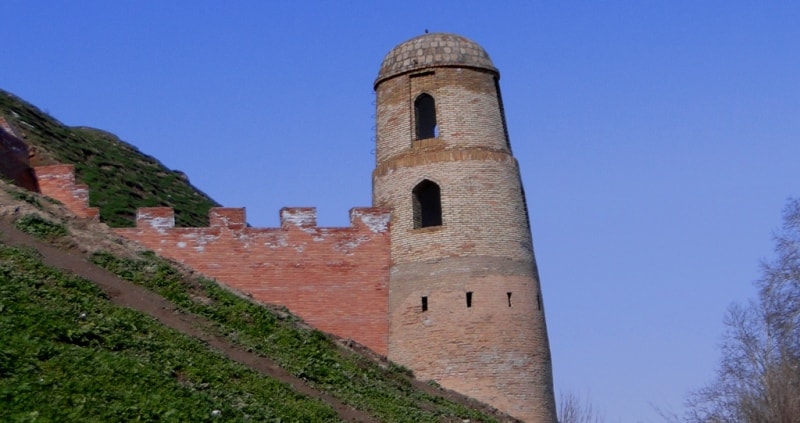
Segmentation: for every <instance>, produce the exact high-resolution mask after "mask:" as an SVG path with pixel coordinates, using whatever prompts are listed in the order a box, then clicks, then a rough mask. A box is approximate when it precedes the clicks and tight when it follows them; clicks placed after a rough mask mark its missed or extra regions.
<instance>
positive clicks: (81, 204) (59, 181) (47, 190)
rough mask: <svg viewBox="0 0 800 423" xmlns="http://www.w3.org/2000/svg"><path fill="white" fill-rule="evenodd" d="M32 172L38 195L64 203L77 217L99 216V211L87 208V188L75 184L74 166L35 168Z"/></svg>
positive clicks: (62, 165)
mask: <svg viewBox="0 0 800 423" xmlns="http://www.w3.org/2000/svg"><path fill="white" fill-rule="evenodd" d="M33 172H34V175H35V176H36V181H37V184H38V187H39V192H40V193H42V194H44V195H46V196H48V197H50V198H54V199H56V200H58V201H60V202H62V203H64V205H65V206H67V208H68V209H69V210H70V211H71V212H72V213H74V214H75V215H76V216H78V217H84V218H92V219H94V218H97V217H98V216H99V215H100V209H98V208H97V207H89V187H88V186H86V185H84V184H76V183H75V166H73V165H71V164H58V165H50V166H37V167H35V168H33Z"/></svg>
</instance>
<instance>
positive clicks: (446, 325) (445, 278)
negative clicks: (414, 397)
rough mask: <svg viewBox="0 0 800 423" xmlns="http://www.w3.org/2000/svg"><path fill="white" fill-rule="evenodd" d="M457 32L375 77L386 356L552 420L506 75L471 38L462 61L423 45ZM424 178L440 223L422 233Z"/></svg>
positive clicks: (410, 48)
mask: <svg viewBox="0 0 800 423" xmlns="http://www.w3.org/2000/svg"><path fill="white" fill-rule="evenodd" d="M452 40H453V36H452V35H450V34H428V35H426V36H422V37H418V38H416V39H413V40H410V41H408V42H407V43H403V44H401V45H400V46H398V47H396V48H395V49H394V50H393V51H392V52H391V53H389V55H387V59H386V60H387V61H388V63H387V62H384V65H383V66H382V67H381V74H380V75H379V77H378V80H377V82H376V84H375V90H376V97H377V102H376V108H377V110H376V116H377V123H376V139H377V151H376V166H375V170H374V171H373V175H372V176H373V205H375V206H379V207H386V208H389V209H391V210H392V231H391V238H392V239H391V261H392V267H391V276H390V281H389V313H390V314H389V324H390V326H389V358H390V359H391V360H392V361H396V362H398V363H400V364H403V365H405V366H407V367H409V368H411V369H412V370H413V371H414V372H415V375H416V376H417V377H419V378H421V379H433V380H436V381H437V382H438V383H440V384H441V385H442V386H444V387H447V388H450V389H453V390H456V391H458V392H461V393H464V394H466V395H469V396H471V397H473V398H477V399H479V400H481V401H484V402H487V403H489V404H492V405H493V406H495V407H497V408H498V409H500V410H502V411H505V412H507V413H509V414H511V415H513V416H515V417H518V418H520V419H523V420H525V421H531V422H555V417H556V416H555V399H554V395H553V382H552V380H553V379H552V366H551V359H550V346H549V342H548V339H547V328H546V323H545V316H544V307H543V298H542V293H541V289H540V286H539V276H538V272H537V270H536V261H535V259H534V254H533V242H532V238H531V232H530V227H529V222H528V211H527V207H526V204H525V198H524V194H523V190H522V184H521V179H520V175H519V168H518V165H517V161H516V160H515V159H514V157H513V156H512V155H511V147H510V144H509V141H508V135H507V130H506V127H505V120H504V116H503V109H502V101H501V99H500V93H499V91H498V90H499V86H498V79H499V74H498V73H497V71H496V69H495V68H494V67H493V66H492V65H491V61H488V55H486V54H485V52H483V50H482V49H480V48H479V47H475V46H477V45H474V43H472V42H471V41H469V40H466V39H461V40H460V41H458V43H459V44H460V45H470V44H473V47H472V48H470V49H467V50H469V51H471V52H472V53H471V54H467V55H465V56H464V57H461V61H460V62H459V63H454V62H453V60H452V59H453V58H452V56H444V55H443V56H441V60H437V59H436V57H437V56H436V55H435V54H434V55H433V56H431V57H429V54H428V53H426V52H430V51H438V50H440V49H441V48H442V46H443V45H445V46H447V45H448V43H449V42H452ZM414 52H418V53H414ZM476 52H477V53H476ZM481 52H482V54H481ZM409 55H410V56H409ZM414 58H417V59H418V60H417V61H416V62H415V61H414ZM423 93H424V94H427V95H430V96H431V97H433V99H434V101H435V106H436V123H437V126H438V135H437V136H436V137H435V138H431V139H422V140H417V139H416V135H417V134H416V130H415V128H416V124H415V122H414V120H415V118H416V112H415V100H416V98H417V97H418V96H419V95H421V94H423ZM424 180H429V181H432V182H435V183H436V184H437V185H439V188H440V199H441V210H442V219H441V221H442V224H441V225H440V226H431V227H425V228H415V224H414V222H415V221H414V207H415V206H414V200H413V194H412V193H413V191H414V188H415V187H416V186H417V185H418V184H419V183H420V182H422V181H424ZM468 298H469V299H468ZM423 301H424V306H423Z"/></svg>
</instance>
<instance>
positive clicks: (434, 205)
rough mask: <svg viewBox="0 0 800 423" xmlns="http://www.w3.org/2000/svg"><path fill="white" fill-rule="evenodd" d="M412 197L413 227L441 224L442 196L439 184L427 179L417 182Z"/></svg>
mask: <svg viewBox="0 0 800 423" xmlns="http://www.w3.org/2000/svg"><path fill="white" fill-rule="evenodd" d="M412 193H413V197H414V228H415V229H416V228H427V227H429V226H442V198H441V191H440V190H439V185H436V183H435V182H431V181H429V180H427V179H426V180H424V181H422V182H420V183H419V184H417V186H416V187H414V190H413V191H412Z"/></svg>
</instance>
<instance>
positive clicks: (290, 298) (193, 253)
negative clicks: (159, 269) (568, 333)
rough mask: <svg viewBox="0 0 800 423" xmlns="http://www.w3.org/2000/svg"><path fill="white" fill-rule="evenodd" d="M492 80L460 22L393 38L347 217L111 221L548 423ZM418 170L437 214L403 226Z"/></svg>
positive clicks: (398, 358)
mask: <svg viewBox="0 0 800 423" xmlns="http://www.w3.org/2000/svg"><path fill="white" fill-rule="evenodd" d="M498 81H499V73H498V72H497V69H496V68H495V67H494V65H493V64H492V62H491V60H490V59H489V56H488V55H487V54H486V52H485V51H484V50H483V49H482V48H481V47H480V46H479V45H477V44H475V43H474V42H472V41H470V40H467V39H465V38H463V37H460V36H457V35H453V34H426V35H424V36H421V37H417V38H415V39H412V40H409V41H407V42H405V43H402V44H400V45H399V46H397V47H396V48H395V49H393V50H392V51H391V52H390V53H389V54H388V55H387V56H386V59H385V60H384V63H383V64H382V66H381V70H380V72H379V75H378V78H377V80H376V82H375V90H376V96H377V102H376V105H377V112H376V116H377V122H376V128H377V134H376V139H377V142H376V144H377V149H376V166H375V170H374V172H373V175H372V178H373V205H374V206H375V208H355V209H352V210H351V212H350V220H351V225H350V226H349V227H343V228H320V227H317V225H316V211H315V209H313V208H284V209H282V210H281V227H279V228H251V227H249V226H248V225H247V223H246V216H245V210H244V209H243V208H214V209H211V210H210V212H209V222H210V223H209V226H208V227H205V228H176V227H175V217H174V212H173V210H172V209H170V208H163V207H157V208H144V209H139V210H138V212H137V219H136V227H135V228H120V229H115V231H116V232H117V233H118V234H120V235H122V236H124V237H127V238H130V239H133V240H136V241H138V242H140V243H141V244H143V245H144V246H146V247H147V248H149V249H151V250H153V251H155V252H157V253H159V254H160V255H162V256H164V257H168V258H171V259H173V260H176V261H179V262H181V263H184V264H186V265H188V266H190V267H192V268H194V269H195V270H197V271H199V272H201V273H203V274H205V275H206V276H209V277H212V278H215V279H217V281H219V282H220V283H223V284H225V285H227V286H230V287H232V288H234V289H236V290H239V291H242V292H244V293H247V294H248V295H251V296H252V297H253V298H254V299H255V300H257V301H261V302H264V303H273V304H281V305H284V306H286V307H287V308H289V310H291V311H292V312H293V313H295V314H297V315H299V316H300V317H302V318H303V319H304V320H305V321H306V322H308V323H309V324H311V325H313V326H315V327H317V328H318V329H320V330H323V331H326V332H330V333H333V334H336V335H338V336H341V337H345V338H351V339H353V340H355V341H357V342H359V343H361V344H363V345H366V346H368V347H369V348H371V349H373V350H374V351H376V352H378V353H380V354H384V355H388V357H389V358H390V359H391V360H393V361H395V362H398V363H400V364H403V365H405V366H407V367H409V368H411V369H412V370H413V371H414V372H415V375H416V376H417V377H418V378H420V379H433V380H436V381H437V382H438V383H440V384H441V385H442V386H444V387H447V388H450V389H453V390H456V391H458V392H461V393H464V394H466V395H469V396H472V397H474V398H476V399H478V400H481V401H484V402H487V403H489V404H491V405H493V406H495V407H497V408H498V409H500V410H502V411H505V412H507V413H509V414H511V415H513V416H515V417H518V418H520V419H523V420H525V421H530V422H555V421H556V416H555V399H554V395H553V382H552V366H551V358H550V347H549V343H548V339H547V327H546V323H545V315H544V303H543V295H542V291H541V287H540V284H539V275H538V271H537V268H536V260H535V258H534V251H533V242H532V237H531V229H530V223H529V221H528V210H527V205H526V200H525V196H524V191H523V189H522V184H521V179H520V174H519V168H518V164H517V161H516V160H515V159H514V157H513V156H512V154H511V146H510V143H509V140H508V130H507V127H506V122H505V117H504V114H503V104H502V99H501V96H500V91H499V83H498ZM422 93H425V94H428V95H430V96H432V97H433V98H434V100H435V109H436V110H435V112H436V123H437V126H438V134H437V135H436V136H435V138H429V139H421V140H418V139H415V136H416V132H415V130H414V128H415V122H414V119H415V111H414V100H415V99H416V98H417V96H419V95H420V94H422ZM0 132H2V131H0ZM35 173H36V177H37V178H38V184H39V186H40V187H41V192H42V193H43V194H45V195H49V196H51V197H53V198H56V199H58V200H60V201H62V202H63V203H64V204H66V205H67V206H68V207H69V208H70V209H71V210H72V211H73V212H74V213H75V214H77V215H79V216H83V217H95V216H97V209H94V208H90V207H88V201H87V200H88V191H87V190H86V187H85V186H82V185H76V184H75V177H74V169H73V168H72V166H69V165H57V166H46V167H37V168H36V169H35ZM424 180H429V181H432V182H435V183H436V184H437V185H438V186H439V188H440V200H441V209H442V224H441V225H439V226H431V227H425V228H415V227H414V224H413V222H414V218H413V194H412V192H413V190H414V187H416V186H417V185H418V184H419V183H420V182H422V181H424ZM390 211H391V213H390Z"/></svg>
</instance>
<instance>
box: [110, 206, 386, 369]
mask: <svg viewBox="0 0 800 423" xmlns="http://www.w3.org/2000/svg"><path fill="white" fill-rule="evenodd" d="M350 220H351V226H349V227H343V228H320V227H317V226H316V210H315V209H313V208H284V209H282V210H281V227H280V228H251V227H248V226H247V223H246V220H245V209H243V208H213V209H211V211H210V212H209V222H210V223H209V227H207V228H176V227H175V217H174V213H173V210H172V209H171V208H167V207H154V208H143V209H139V210H138V213H137V216H136V227H135V228H118V229H115V231H116V232H117V233H118V234H119V235H122V236H124V237H126V238H129V239H132V240H135V241H138V242H139V243H141V244H142V245H144V246H145V247H147V248H149V249H151V250H153V251H155V252H156V253H158V254H159V255H161V256H164V257H167V258H170V259H173V260H176V261H178V262H181V263H184V264H186V265H188V266H190V267H191V268H193V269H195V270H197V271H198V272H200V273H202V274H204V275H206V276H209V277H211V278H215V279H217V281H219V282H220V283H223V284H225V285H227V286H229V287H231V288H234V289H236V290H239V291H242V292H245V293H247V294H248V295H250V296H252V298H253V299H255V300H257V301H260V302H263V303H270V304H280V305H284V306H286V307H287V308H288V309H289V310H290V311H291V312H292V313H294V314H296V315H298V316H300V317H301V318H302V319H303V320H305V321H306V322H307V323H309V324H310V325H312V326H314V327H316V328H318V329H320V330H322V331H325V332H329V333H332V334H335V335H338V336H341V337H344V338H351V339H353V340H355V341H356V342H358V343H360V344H363V345H366V346H367V347H369V348H370V349H372V350H374V351H375V352H378V353H380V354H383V355H386V354H387V353H388V324H389V323H388V316H387V310H388V281H389V280H388V269H389V235H388V232H389V226H388V223H389V213H388V211H386V210H382V209H373V208H354V209H352V210H351V211H350Z"/></svg>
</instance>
